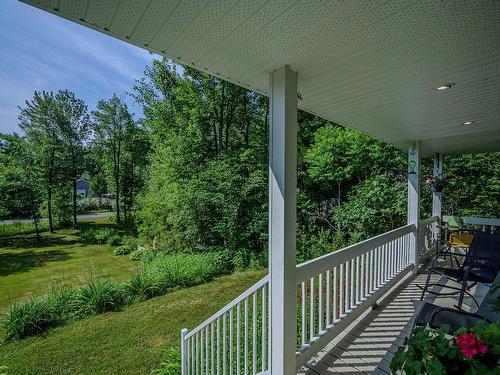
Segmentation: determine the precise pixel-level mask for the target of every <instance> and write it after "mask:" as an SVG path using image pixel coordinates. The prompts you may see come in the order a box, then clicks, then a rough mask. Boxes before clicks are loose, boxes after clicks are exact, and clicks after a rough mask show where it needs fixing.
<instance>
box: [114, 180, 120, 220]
mask: <svg viewBox="0 0 500 375" xmlns="http://www.w3.org/2000/svg"><path fill="white" fill-rule="evenodd" d="M115 183H116V194H115V204H116V224H120V177H118V178H115Z"/></svg>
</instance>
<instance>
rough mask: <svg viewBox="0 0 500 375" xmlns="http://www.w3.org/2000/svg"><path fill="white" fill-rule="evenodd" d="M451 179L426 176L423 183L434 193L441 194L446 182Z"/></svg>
mask: <svg viewBox="0 0 500 375" xmlns="http://www.w3.org/2000/svg"><path fill="white" fill-rule="evenodd" d="M451 179H453V177H452V176H447V177H445V176H443V175H442V174H439V175H437V176H426V177H425V183H426V184H427V185H429V186H430V187H431V190H432V191H433V192H434V193H441V192H442V191H443V188H444V187H445V185H446V182H447V181H449V180H451Z"/></svg>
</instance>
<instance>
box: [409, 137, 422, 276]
mask: <svg viewBox="0 0 500 375" xmlns="http://www.w3.org/2000/svg"><path fill="white" fill-rule="evenodd" d="M419 218H420V142H419V141H411V142H410V144H409V146H408V219H407V221H408V224H414V225H415V227H416V230H415V231H414V232H413V233H412V235H411V236H410V250H411V254H412V259H413V264H414V266H415V268H414V269H413V272H417V270H418V251H419V248H418V230H419V223H418V221H419Z"/></svg>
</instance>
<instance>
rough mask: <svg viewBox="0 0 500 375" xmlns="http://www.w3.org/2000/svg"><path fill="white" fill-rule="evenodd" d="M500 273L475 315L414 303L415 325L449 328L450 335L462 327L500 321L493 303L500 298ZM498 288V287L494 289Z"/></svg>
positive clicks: (423, 303)
mask: <svg viewBox="0 0 500 375" xmlns="http://www.w3.org/2000/svg"><path fill="white" fill-rule="evenodd" d="M499 283H500V272H499V273H498V274H497V276H496V278H495V280H494V282H493V285H492V286H491V287H490V288H489V289H488V293H486V296H485V297H484V299H483V301H482V302H481V305H480V306H479V308H478V309H477V311H476V312H475V313H470V312H466V311H463V310H458V309H455V308H451V307H443V306H438V305H434V304H432V303H429V302H425V301H413V306H414V307H415V325H417V326H425V325H427V324H428V325H429V326H430V327H432V328H443V327H445V326H448V327H449V331H448V332H449V333H453V332H455V331H456V330H457V329H459V328H460V327H466V328H470V327H473V326H474V325H476V324H478V323H479V322H485V323H494V322H497V321H499V320H500V312H497V311H494V308H493V303H494V301H495V300H497V299H498V298H500V287H498V286H499V285H498V284H499ZM494 286H497V287H494Z"/></svg>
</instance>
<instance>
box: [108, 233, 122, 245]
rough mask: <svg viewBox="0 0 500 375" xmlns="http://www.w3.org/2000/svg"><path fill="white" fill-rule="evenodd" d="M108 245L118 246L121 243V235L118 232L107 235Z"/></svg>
mask: <svg viewBox="0 0 500 375" xmlns="http://www.w3.org/2000/svg"><path fill="white" fill-rule="evenodd" d="M107 242H108V245H110V246H119V245H121V243H122V237H121V236H120V235H119V234H113V235H111V236H109V237H108V241H107Z"/></svg>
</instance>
